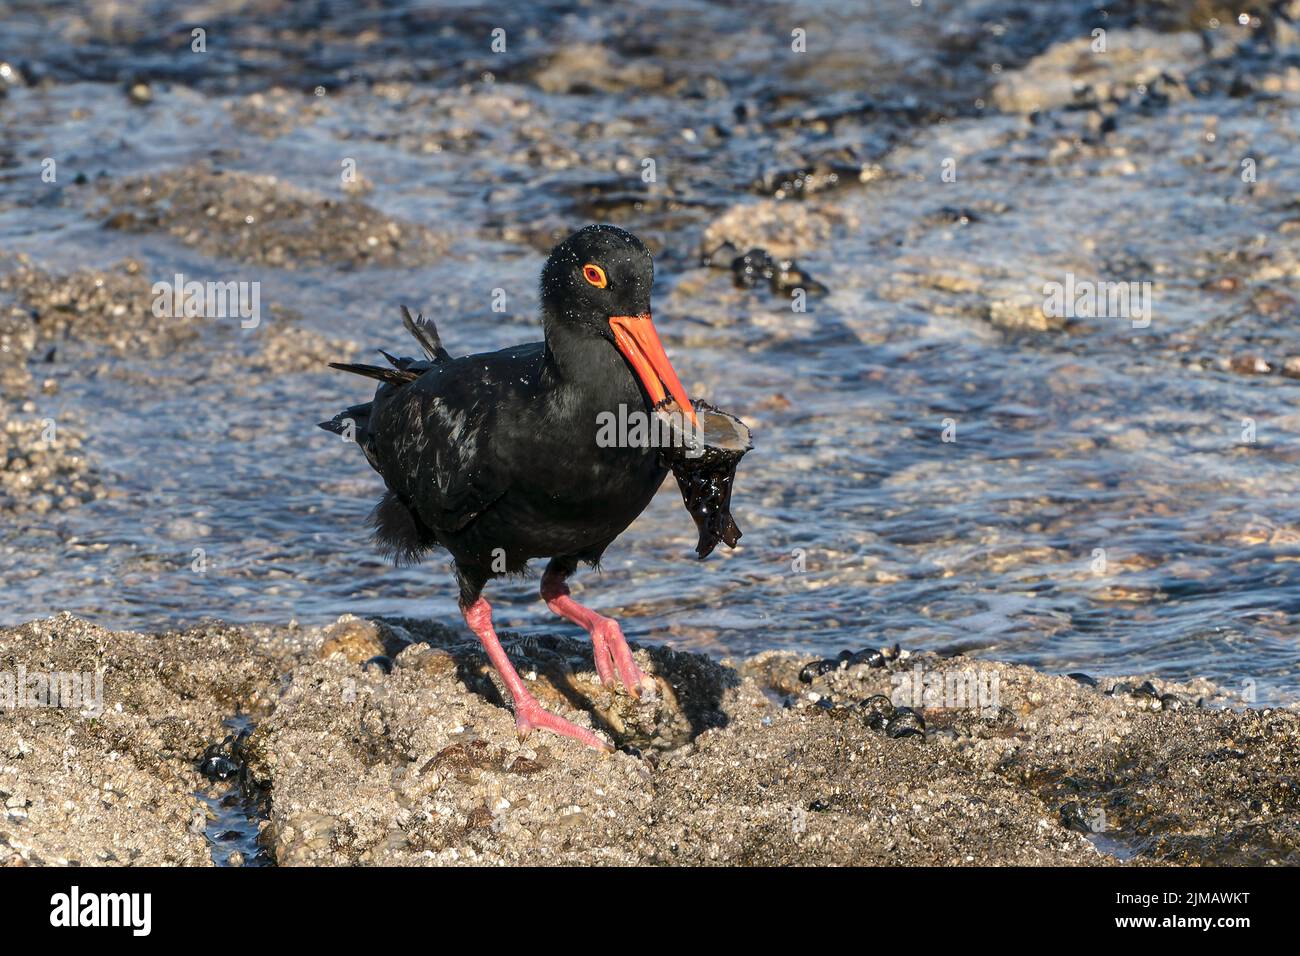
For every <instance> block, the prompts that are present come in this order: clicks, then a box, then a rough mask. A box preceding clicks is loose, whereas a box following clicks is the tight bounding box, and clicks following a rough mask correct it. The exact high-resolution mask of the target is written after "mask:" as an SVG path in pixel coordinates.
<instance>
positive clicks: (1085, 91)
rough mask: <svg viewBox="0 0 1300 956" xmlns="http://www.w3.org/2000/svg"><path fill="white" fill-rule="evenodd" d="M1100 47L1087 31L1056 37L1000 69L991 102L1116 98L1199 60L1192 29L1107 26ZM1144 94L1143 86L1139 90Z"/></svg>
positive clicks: (1025, 106) (1023, 104)
mask: <svg viewBox="0 0 1300 956" xmlns="http://www.w3.org/2000/svg"><path fill="white" fill-rule="evenodd" d="M1105 34H1106V35H1105V44H1106V49H1105V52H1104V53H1103V52H1094V49H1093V46H1094V43H1095V42H1097V41H1095V40H1094V38H1093V37H1091V36H1087V37H1081V38H1079V39H1077V40H1068V41H1065V42H1062V43H1057V44H1056V45H1054V46H1052V47H1051V48H1050V49H1048V50H1047V51H1046V52H1044V53H1042V54H1040V55H1038V56H1036V57H1035V58H1034V59H1033V60H1031V61H1030V62H1029V63H1028V64H1027V65H1026V66H1025V67H1023V68H1022V69H1019V70H1014V71H1008V72H1006V73H1004V74H1002V76H1001V78H1000V79H999V81H998V83H997V85H996V86H995V87H994V89H993V103H994V105H995V106H997V108H998V109H1000V110H1003V111H1004V112H1012V113H1033V112H1036V111H1039V110H1047V109H1052V108H1054V107H1059V106H1068V105H1077V104H1079V103H1081V102H1082V103H1098V102H1104V101H1107V100H1112V99H1122V98H1124V97H1126V96H1127V95H1128V94H1129V93H1130V92H1132V91H1135V90H1137V89H1138V88H1140V87H1150V86H1151V85H1152V84H1155V83H1156V82H1157V81H1159V80H1161V78H1162V77H1171V78H1172V79H1176V78H1178V77H1181V76H1185V75H1186V74H1187V73H1189V72H1190V71H1191V70H1193V69H1195V68H1196V67H1197V66H1200V65H1201V64H1202V63H1203V62H1204V60H1205V52H1204V50H1203V49H1202V46H1201V41H1200V38H1199V37H1197V36H1196V35H1195V34H1193V33H1157V32H1155V31H1152V30H1145V29H1135V30H1122V29H1107V30H1106V31H1105ZM1143 93H1144V95H1145V93H1146V91H1145V90H1144V91H1143Z"/></svg>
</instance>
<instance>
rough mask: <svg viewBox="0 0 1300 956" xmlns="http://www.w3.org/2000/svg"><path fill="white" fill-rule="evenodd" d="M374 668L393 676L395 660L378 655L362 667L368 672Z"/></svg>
mask: <svg viewBox="0 0 1300 956" xmlns="http://www.w3.org/2000/svg"><path fill="white" fill-rule="evenodd" d="M372 667H373V668H376V669H377V670H381V671H383V672H384V673H385V674H391V673H392V672H393V659H392V658H391V657H388V656H387V655H385V654H376V655H375V656H374V657H372V658H370V660H368V661H366V662H365V663H364V664H362V665H361V669H362V670H363V671H368V670H370V668H372Z"/></svg>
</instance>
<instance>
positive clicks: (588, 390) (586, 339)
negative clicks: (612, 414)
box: [542, 322, 643, 414]
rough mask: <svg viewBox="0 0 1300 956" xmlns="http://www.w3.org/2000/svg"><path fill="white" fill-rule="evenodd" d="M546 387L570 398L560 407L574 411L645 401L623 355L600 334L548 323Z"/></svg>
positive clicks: (580, 412)
mask: <svg viewBox="0 0 1300 956" xmlns="http://www.w3.org/2000/svg"><path fill="white" fill-rule="evenodd" d="M542 384H543V387H544V388H546V389H548V390H552V391H554V392H555V393H556V394H557V395H558V396H561V397H563V398H564V399H567V401H563V402H561V407H565V408H569V409H571V410H572V411H573V412H574V413H575V414H586V413H590V412H592V411H593V410H594V411H605V410H608V411H616V410H617V408H618V406H619V405H620V404H629V405H637V404H640V403H642V402H643V399H642V397H641V393H640V388H639V387H638V386H637V384H636V379H635V378H634V376H633V375H632V370H631V369H629V368H628V366H627V362H626V361H624V360H623V356H621V355H620V354H619V353H618V350H617V349H616V348H614V346H613V345H612V344H611V343H609V342H607V341H605V339H603V338H601V337H600V336H599V335H595V334H592V333H590V332H587V331H584V330H581V329H576V330H575V329H572V328H569V327H567V326H564V325H560V324H558V323H550V322H548V323H546V353H545V360H544V364H543V367H542Z"/></svg>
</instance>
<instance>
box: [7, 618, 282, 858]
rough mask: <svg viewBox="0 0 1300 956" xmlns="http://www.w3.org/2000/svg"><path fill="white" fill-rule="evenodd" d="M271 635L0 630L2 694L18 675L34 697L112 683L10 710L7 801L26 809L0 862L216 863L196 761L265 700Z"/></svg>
mask: <svg viewBox="0 0 1300 956" xmlns="http://www.w3.org/2000/svg"><path fill="white" fill-rule="evenodd" d="M270 634H271V632H270V631H269V630H264V631H262V632H256V631H253V630H242V631H241V630H236V629H233V628H227V627H224V626H222V625H210V626H208V627H205V628H199V629H195V630H191V631H186V632H182V633H172V634H165V635H162V634H160V635H142V634H131V633H123V632H112V631H107V630H105V629H103V628H100V627H96V626H94V625H92V624H90V623H88V622H86V621H83V620H80V619H78V618H74V617H72V616H70V615H62V616H59V617H54V618H48V619H45V620H41V621H33V622H31V623H30V624H24V625H22V626H20V627H14V628H0V698H3V696H4V691H5V688H6V687H8V688H9V692H10V693H12V692H13V690H14V684H15V682H16V679H17V676H18V674H19V668H20V667H21V668H23V669H24V673H25V674H27V675H28V685H29V689H30V687H32V686H34V685H33V684H32V683H31V679H32V675H36V674H38V673H45V674H49V673H50V672H57V673H59V674H62V675H73V674H78V675H94V674H96V673H99V674H100V675H102V680H101V682H100V690H99V691H95V690H93V689H92V687H93V680H86V681H83V682H82V683H81V689H80V691H79V693H78V694H77V695H75V696H74V699H72V700H68V701H67V704H68V705H69V706H56V707H50V706H36V705H35V704H34V703H33V702H32V699H31V698H30V697H29V699H28V703H27V704H26V705H24V706H17V707H11V706H9V705H10V704H12V703H14V701H13V700H6V701H5V706H4V707H3V719H0V791H2V792H5V793H7V794H9V796H10V800H18V801H20V802H21V803H20V805H21V807H22V810H23V813H22V815H21V818H16V817H15V816H14V815H13V814H12V813H11V814H10V815H9V818H8V819H6V818H4V817H0V865H13V864H15V863H23V862H25V863H28V864H33V865H37V864H38V863H39V862H40V861H45V862H47V863H55V864H58V863H70V862H71V861H73V860H81V861H85V862H90V861H93V862H94V863H96V864H103V865H157V866H163V865H186V866H207V865H210V864H211V857H210V855H209V850H208V845H207V841H206V840H205V838H204V835H203V829H202V827H201V826H200V827H199V828H198V829H197V830H195V829H193V828H192V827H191V822H192V820H193V818H194V816H195V814H196V813H197V814H198V815H199V816H200V818H202V816H203V809H202V807H201V805H200V804H199V801H198V798H197V797H196V796H195V795H194V794H195V791H196V790H199V789H200V788H202V787H203V786H205V783H204V781H203V778H202V777H201V776H200V774H199V772H198V770H197V769H196V767H197V763H198V760H199V758H200V757H201V755H203V754H204V752H205V750H206V748H207V747H208V745H209V743H210V742H211V741H212V740H214V739H217V740H219V739H222V738H223V737H224V736H225V735H226V733H227V732H226V729H225V727H224V726H223V720H224V719H225V718H226V717H227V716H228V715H229V714H231V713H233V712H234V711H235V710H236V709H239V708H245V709H256V708H258V707H259V706H261V705H262V703H263V702H264V697H263V695H264V694H265V693H266V692H267V691H269V690H270V688H271V686H272V683H273V681H274V678H275V669H274V667H273V665H272V663H271V662H272V660H273V658H274V655H273V654H267V653H263V651H262V648H263V647H264V646H265V645H264V644H262V641H263V640H265V639H266V638H267V637H268V636H269V635H270ZM288 646H289V644H288V642H285V643H283V645H282V647H283V648H287V647H288ZM6 679H8V681H9V683H8V684H6ZM60 680H61V681H62V680H63V679H62V678H61V679H60ZM101 693H102V697H100V699H99V700H96V697H97V696H98V695H99V694H101ZM37 699H39V698H37ZM78 702H79V706H72V705H73V704H78ZM59 703H60V704H63V703H64V700H63V699H62V698H61V699H60V701H59ZM96 712H97V713H96ZM213 756H214V758H215V757H216V756H218V755H217V754H214V755H213ZM10 800H6V801H5V802H6V804H8V803H9V802H10Z"/></svg>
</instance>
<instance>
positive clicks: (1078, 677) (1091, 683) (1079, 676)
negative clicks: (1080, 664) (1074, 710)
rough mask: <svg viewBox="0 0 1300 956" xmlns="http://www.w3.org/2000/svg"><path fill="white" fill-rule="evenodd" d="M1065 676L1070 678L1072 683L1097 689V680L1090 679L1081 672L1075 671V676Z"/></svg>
mask: <svg viewBox="0 0 1300 956" xmlns="http://www.w3.org/2000/svg"><path fill="white" fill-rule="evenodd" d="M1065 676H1066V677H1068V678H1070V680H1072V681H1076V682H1078V683H1080V684H1084V685H1086V686H1088V687H1096V686H1097V678H1095V677H1089V676H1088V675H1087V674H1084V673H1081V672H1079V671H1075V672H1074V673H1073V674H1066V675H1065Z"/></svg>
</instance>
